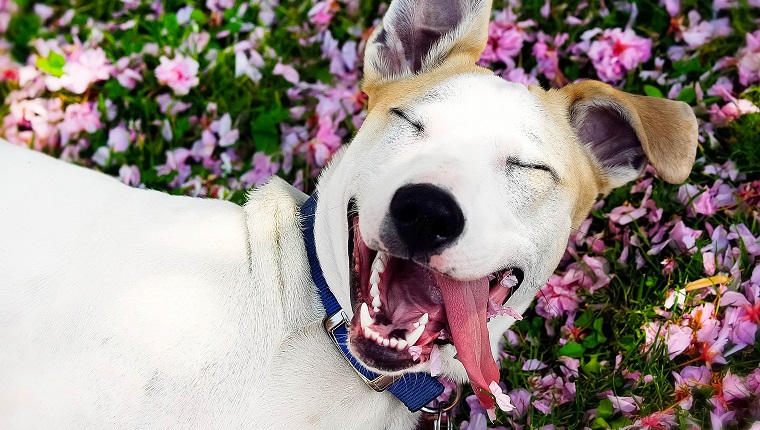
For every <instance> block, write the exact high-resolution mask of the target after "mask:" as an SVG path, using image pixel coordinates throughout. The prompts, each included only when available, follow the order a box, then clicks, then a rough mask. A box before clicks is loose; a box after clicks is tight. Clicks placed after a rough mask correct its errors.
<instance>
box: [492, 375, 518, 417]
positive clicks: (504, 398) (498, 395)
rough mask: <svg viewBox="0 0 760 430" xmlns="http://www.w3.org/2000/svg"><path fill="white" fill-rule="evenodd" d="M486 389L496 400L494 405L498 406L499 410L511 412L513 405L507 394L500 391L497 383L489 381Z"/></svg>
mask: <svg viewBox="0 0 760 430" xmlns="http://www.w3.org/2000/svg"><path fill="white" fill-rule="evenodd" d="M488 389H489V390H491V394H493V396H494V398H495V399H496V404H497V405H498V406H499V409H501V410H502V411H504V412H511V411H512V410H513V409H515V405H513V404H512V399H510V398H509V395H508V394H507V393H505V392H504V391H502V389H501V387H500V386H499V383H498V382H496V381H491V384H490V385H488Z"/></svg>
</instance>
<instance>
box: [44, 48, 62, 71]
mask: <svg viewBox="0 0 760 430" xmlns="http://www.w3.org/2000/svg"><path fill="white" fill-rule="evenodd" d="M48 63H50V66H51V67H56V68H59V69H60V68H63V66H65V65H66V58H65V57H64V56H63V55H61V54H58V53H57V52H53V51H50V56H49V57H48Z"/></svg>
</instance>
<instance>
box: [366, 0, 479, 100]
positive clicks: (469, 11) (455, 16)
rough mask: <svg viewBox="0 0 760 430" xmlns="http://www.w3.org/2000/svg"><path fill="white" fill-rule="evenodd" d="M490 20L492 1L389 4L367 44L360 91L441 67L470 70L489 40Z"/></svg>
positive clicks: (410, 0) (418, 0)
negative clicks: (462, 66)
mask: <svg viewBox="0 0 760 430" xmlns="http://www.w3.org/2000/svg"><path fill="white" fill-rule="evenodd" d="M490 16H491V0H393V1H392V2H391V5H390V7H389V8H388V11H387V13H386V14H385V17H384V18H383V22H382V24H381V25H379V26H378V27H377V28H376V29H375V31H374V32H373V33H372V35H371V36H370V37H369V41H368V43H367V49H366V51H365V54H364V84H365V86H373V85H377V84H379V83H382V82H384V81H389V80H395V79H401V78H404V77H407V76H411V75H413V74H417V73H424V72H428V71H430V70H432V69H435V68H436V67H439V66H441V65H442V64H443V63H444V62H452V63H457V64H465V65H474V64H475V62H476V61H478V59H479V58H480V55H481V54H482V52H483V50H484V49H485V46H486V42H487V40H488V21H489V19H490Z"/></svg>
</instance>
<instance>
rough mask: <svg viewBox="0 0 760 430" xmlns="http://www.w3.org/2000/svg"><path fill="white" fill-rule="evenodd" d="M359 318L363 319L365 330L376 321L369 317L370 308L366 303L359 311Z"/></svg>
mask: <svg viewBox="0 0 760 430" xmlns="http://www.w3.org/2000/svg"><path fill="white" fill-rule="evenodd" d="M359 318H360V319H361V323H362V328H363V329H364V328H367V327H369V326H370V325H372V324H373V323H374V322H375V320H373V319H372V317H371V316H370V315H369V307H368V306H367V304H366V303H362V306H361V309H359Z"/></svg>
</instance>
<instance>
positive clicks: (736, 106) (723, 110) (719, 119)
mask: <svg viewBox="0 0 760 430" xmlns="http://www.w3.org/2000/svg"><path fill="white" fill-rule="evenodd" d="M732 99H733V98H732ZM757 112H760V108H758V107H757V106H755V105H754V104H753V103H752V102H751V101H749V100H745V99H733V101H730V102H728V103H726V104H725V105H723V107H718V104H717V103H713V104H712V106H710V110H709V113H710V121H711V122H713V123H714V124H715V125H726V124H728V123H730V122H731V121H734V120H735V119H737V118H739V117H740V116H742V115H746V114H749V113H757Z"/></svg>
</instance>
